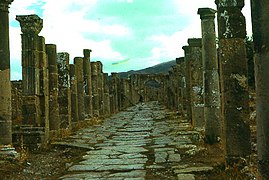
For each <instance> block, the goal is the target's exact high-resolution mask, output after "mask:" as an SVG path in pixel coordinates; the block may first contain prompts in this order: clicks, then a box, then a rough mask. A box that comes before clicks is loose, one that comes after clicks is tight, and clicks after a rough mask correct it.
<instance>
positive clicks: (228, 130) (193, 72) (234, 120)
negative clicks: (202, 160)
mask: <svg viewBox="0 0 269 180" xmlns="http://www.w3.org/2000/svg"><path fill="white" fill-rule="evenodd" d="M216 5H217V11H215V10H213V9H210V8H200V9H199V10H198V14H199V15H200V18H201V27H202V38H191V39H188V45H187V46H184V47H183V50H184V54H185V57H183V58H177V59H176V61H177V65H176V66H175V67H173V69H171V70H170V72H169V75H168V76H169V78H168V81H169V83H167V84H168V86H167V89H168V91H167V92H168V94H167V101H166V105H167V106H168V107H169V108H172V109H174V110H177V111H178V112H179V113H180V114H182V115H183V116H184V117H186V118H187V119H188V120H190V121H191V122H192V124H193V126H194V127H195V128H203V129H205V141H206V142H207V143H209V144H214V143H218V142H221V143H222V144H223V145H224V147H225V148H224V150H225V152H224V153H225V155H226V160H227V162H228V163H231V164H232V163H234V162H235V161H237V160H238V159H239V158H240V157H246V156H247V155H249V154H250V153H251V143H250V127H249V105H248V102H249V95H248V79H247V77H248V76H247V60H246V45H245V38H246V27H245V26H246V25H245V18H244V16H243V14H242V12H241V10H242V8H243V6H244V1H238V2H236V3H234V2H231V1H224V0H222V1H216ZM216 12H217V21H218V29H219V30H218V32H219V34H218V38H219V42H218V49H217V46H216V33H215V21H214V19H215V13H216Z"/></svg>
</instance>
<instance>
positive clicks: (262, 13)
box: [251, 0, 269, 179]
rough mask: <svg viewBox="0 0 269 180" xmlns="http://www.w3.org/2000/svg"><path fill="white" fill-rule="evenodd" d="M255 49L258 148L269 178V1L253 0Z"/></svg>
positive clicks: (261, 165) (261, 167)
mask: <svg viewBox="0 0 269 180" xmlns="http://www.w3.org/2000/svg"><path fill="white" fill-rule="evenodd" d="M251 9H252V29H253V40H254V50H255V55H254V58H255V73H256V77H255V79H256V111H257V118H256V121H257V150H258V161H259V171H260V174H261V176H262V178H263V179H269V151H268V149H269V121H268V117H269V109H268V108H269V82H268V77H269V71H268V68H269V41H268V39H269V16H268V10H269V1H267V0H259V1H258V0H251Z"/></svg>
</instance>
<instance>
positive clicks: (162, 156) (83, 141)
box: [61, 102, 211, 179]
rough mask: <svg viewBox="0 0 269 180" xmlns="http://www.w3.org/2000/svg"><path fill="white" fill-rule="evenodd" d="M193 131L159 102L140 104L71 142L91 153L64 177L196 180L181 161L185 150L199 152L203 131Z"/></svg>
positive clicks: (207, 168)
mask: <svg viewBox="0 0 269 180" xmlns="http://www.w3.org/2000/svg"><path fill="white" fill-rule="evenodd" d="M190 129H191V125H190V124H189V123H188V122H186V121H185V120H179V119H176V118H173V117H171V116H170V112H168V111H166V110H165V109H164V108H162V107H161V106H160V105H159V104H158V103H157V102H150V103H142V104H138V105H136V106H133V107H131V108H128V109H127V110H126V111H123V112H120V113H118V114H115V115H113V116H112V117H110V118H108V119H106V120H105V121H104V123H103V124H101V125H97V126H93V127H90V128H86V129H83V130H80V131H79V132H77V133H76V134H75V135H74V136H71V137H70V138H68V139H67V140H66V143H68V144H73V145H74V146H84V147H88V148H89V149H90V148H92V150H89V151H88V152H87V154H86V155H85V156H83V160H82V161H81V162H79V163H73V164H71V165H70V166H69V167H68V171H67V173H66V175H64V176H62V177H61V179H180V177H187V176H188V178H191V179H194V175H193V174H189V173H191V172H192V170H191V171H188V169H187V168H188V165H186V163H185V164H184V162H181V153H182V152H184V153H185V154H188V153H193V152H195V151H199V148H197V146H196V145H195V143H196V141H197V140H198V139H199V133H198V132H196V131H191V130H190ZM210 168H211V167H204V169H201V167H199V168H198V170H197V169H194V170H193V171H200V170H201V171H204V170H210ZM183 170H185V171H186V172H185V171H183ZM184 173H187V174H184Z"/></svg>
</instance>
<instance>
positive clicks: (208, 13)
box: [198, 8, 223, 144]
mask: <svg viewBox="0 0 269 180" xmlns="http://www.w3.org/2000/svg"><path fill="white" fill-rule="evenodd" d="M215 13H216V11H215V10H214V9H210V8H200V9H199V10H198V14H199V15H200V18H201V26H202V57H203V71H204V103H205V110H204V118H205V140H206V142H207V143H209V144H214V143H217V142H219V140H220V138H222V125H223V124H222V123H221V117H220V114H221V109H220V108H221V106H220V87H219V86H220V85H219V72H218V70H219V67H218V57H217V46H216V32H215V21H214V19H215Z"/></svg>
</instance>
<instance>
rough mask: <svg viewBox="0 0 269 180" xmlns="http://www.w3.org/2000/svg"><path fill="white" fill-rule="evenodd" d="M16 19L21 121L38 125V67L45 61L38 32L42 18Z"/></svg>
mask: <svg viewBox="0 0 269 180" xmlns="http://www.w3.org/2000/svg"><path fill="white" fill-rule="evenodd" d="M16 20H18V21H19V22H20V26H21V31H22V35H21V37H22V88H23V90H22V93H23V106H22V111H23V123H24V124H31V125H37V126H40V125H41V121H42V120H41V116H42V110H41V109H42V107H41V104H42V102H41V96H44V94H43V92H42V90H43V84H42V83H43V82H44V81H43V80H42V77H40V75H43V74H41V73H42V72H41V71H42V69H40V68H43V66H44V61H45V57H44V56H45V52H42V51H43V49H44V47H43V45H44V46H45V40H44V38H43V37H41V36H38V34H39V32H40V31H41V30H42V28H43V20H42V19H41V18H39V17H38V16H37V15H23V16H17V17H16ZM44 51H45V50H44ZM43 107H44V106H43Z"/></svg>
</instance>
